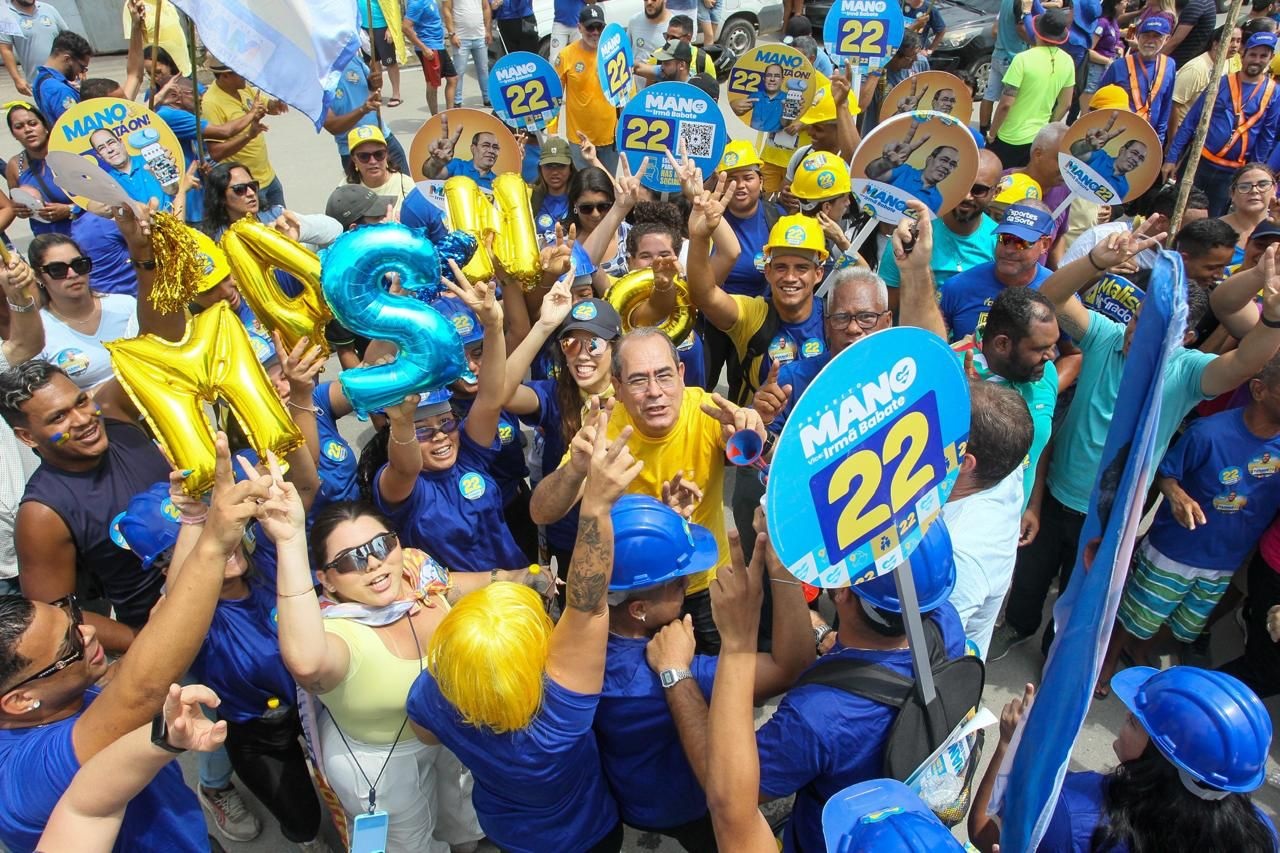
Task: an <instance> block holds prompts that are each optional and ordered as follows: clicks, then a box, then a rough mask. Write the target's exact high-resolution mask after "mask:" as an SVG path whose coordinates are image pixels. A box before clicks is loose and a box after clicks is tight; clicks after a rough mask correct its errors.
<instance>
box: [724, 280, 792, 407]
mask: <svg viewBox="0 0 1280 853" xmlns="http://www.w3.org/2000/svg"><path fill="white" fill-rule="evenodd" d="M765 305H766V310H765V315H764V320H763V322H761V323H760V328H758V329H756V331H755V334H753V335H752V336H751V339H750V340H748V341H747V346H746V349H745V351H744V352H743V354H742V375H741V377H740V378H739V379H738V387H737V388H736V389H735V390H734V393H733V401H734V402H735V403H737V404H738V405H739V406H745V405H747V403H748V402H749V401H750V399H751V393H752V386H751V369H752V362H754V361H755V360H756V358H757V357H760V356H764V355H767V354H768V352H769V342H770V341H772V340H773V336H774V334H775V333H776V332H777V331H778V327H779V326H781V325H782V318H780V317H779V316H778V309H776V308H774V307H773V303H772V302H768V301H766V302H765Z"/></svg>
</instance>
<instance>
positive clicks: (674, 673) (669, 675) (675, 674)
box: [658, 669, 693, 690]
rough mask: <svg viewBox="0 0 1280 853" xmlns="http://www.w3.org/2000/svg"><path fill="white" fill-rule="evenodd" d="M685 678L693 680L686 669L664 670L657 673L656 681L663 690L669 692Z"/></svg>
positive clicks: (691, 674)
mask: <svg viewBox="0 0 1280 853" xmlns="http://www.w3.org/2000/svg"><path fill="white" fill-rule="evenodd" d="M686 678H693V673H692V672H690V671H689V670H687V669H664V670H663V671H662V672H660V673H658V680H659V681H661V682H662V687H663V689H665V690H670V689H671V688H672V687H675V686H676V685H677V684H679V683H680V682H682V681H684V680H685V679H686Z"/></svg>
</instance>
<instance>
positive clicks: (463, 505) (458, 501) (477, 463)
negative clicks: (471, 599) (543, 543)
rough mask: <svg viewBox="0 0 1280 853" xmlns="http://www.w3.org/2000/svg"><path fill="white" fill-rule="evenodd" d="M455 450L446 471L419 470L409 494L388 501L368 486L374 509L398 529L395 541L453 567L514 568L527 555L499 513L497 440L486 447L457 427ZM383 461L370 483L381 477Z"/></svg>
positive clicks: (457, 569)
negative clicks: (495, 469)
mask: <svg viewBox="0 0 1280 853" xmlns="http://www.w3.org/2000/svg"><path fill="white" fill-rule="evenodd" d="M458 439H459V441H458V455H457V460H456V461H455V462H454V464H453V467H451V468H450V469H449V470H447V471H421V472H419V474H418V480H417V482H415V483H414V484H413V491H412V492H410V493H409V497H407V498H405V500H404V501H402V502H401V503H399V504H396V505H394V506H392V505H390V504H388V503H387V502H386V500H385V499H384V498H383V497H382V492H381V490H380V489H379V488H378V487H377V485H375V486H374V490H373V494H374V499H375V501H376V502H377V504H378V509H380V510H382V511H383V512H385V513H386V514H387V517H388V518H390V519H391V521H392V522H394V523H395V526H396V530H398V531H400V544H402V545H404V546H405V547H407V548H420V549H422V550H423V551H426V552H427V553H428V554H430V555H431V556H432V557H434V558H435V559H436V561H437V562H439V563H440V564H441V565H443V566H444V567H445V568H447V569H449V570H450V571H455V572H487V571H489V570H490V569H520V568H524V567H525V566H527V565H529V559H528V558H527V557H526V556H525V555H524V554H523V553H522V552H521V551H520V548H519V546H517V545H516V541H515V539H514V538H512V536H511V531H510V530H508V529H507V522H506V519H505V517H504V516H503V514H502V510H503V502H502V490H501V489H500V488H498V483H497V481H495V480H494V478H493V473H492V472H493V467H494V465H496V464H497V460H498V453H499V444H498V439H497V438H496V437H495V438H494V440H493V444H491V445H490V446H489V447H481V446H480V445H478V444H476V443H475V442H474V441H472V440H471V437H470V436H468V435H467V431H466V430H465V429H459V430H458ZM384 470H386V466H385V465H384V466H383V467H382V468H380V469H379V470H378V474H377V479H376V480H375V481H374V482H375V484H376V483H378V482H381V480H382V472H383V471H384Z"/></svg>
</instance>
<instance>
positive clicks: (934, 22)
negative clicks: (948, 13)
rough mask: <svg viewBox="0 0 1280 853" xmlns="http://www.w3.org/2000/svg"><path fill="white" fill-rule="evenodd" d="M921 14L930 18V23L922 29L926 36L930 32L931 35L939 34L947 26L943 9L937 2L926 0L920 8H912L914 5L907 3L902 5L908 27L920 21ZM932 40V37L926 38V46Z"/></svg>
mask: <svg viewBox="0 0 1280 853" xmlns="http://www.w3.org/2000/svg"><path fill="white" fill-rule="evenodd" d="M921 15H926V16H928V19H929V20H928V23H926V24H925V25H924V29H923V30H921V31H920V35H921V36H924V35H925V34H928V35H929V36H937V35H938V33H940V32H942V31H943V30H945V29H946V28H947V22H946V21H944V20H943V18H942V11H941V10H940V9H939V8H938V6H937V4H936V3H933V2H932V0H925V2H924V3H923V4H921V6H920V8H918V9H916V8H912V6H911V5H910V4H907V3H904V4H903V5H902V17H904V18H906V22H907V26H908V27H909V26H911V25H912V24H913V23H915V22H916V21H918V20H919V19H920V16H921ZM930 41H932V39H931V38H926V39H925V47H928V46H929V42H930Z"/></svg>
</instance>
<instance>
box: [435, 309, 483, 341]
mask: <svg viewBox="0 0 1280 853" xmlns="http://www.w3.org/2000/svg"><path fill="white" fill-rule="evenodd" d="M431 307H432V308H434V309H436V310H437V311H439V312H440V313H441V314H443V315H444V318H445V319H446V320H448V321H449V322H450V323H452V324H453V327H454V328H455V329H457V330H458V337H460V338H462V345H463V346H464V347H466V346H471V345H472V344H478V343H480V342H481V341H483V340H484V327H483V326H481V325H480V318H479V317H477V316H476V312H474V311H472V310H471V309H470V308H468V307H467V304H466V303H465V302H463V301H462V300H461V299H455V298H454V297H452V296H442V297H440V298H439V299H437V300H435V301H434V302H432V303H431Z"/></svg>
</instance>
